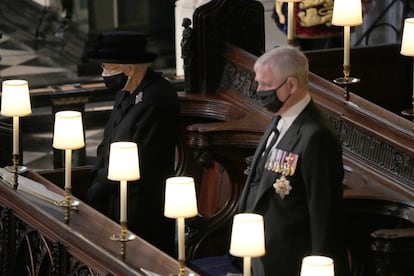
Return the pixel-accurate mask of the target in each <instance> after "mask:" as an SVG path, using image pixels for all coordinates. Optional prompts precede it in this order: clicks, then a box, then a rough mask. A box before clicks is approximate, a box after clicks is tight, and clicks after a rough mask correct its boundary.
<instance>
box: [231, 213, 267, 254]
mask: <svg viewBox="0 0 414 276" xmlns="http://www.w3.org/2000/svg"><path fill="white" fill-rule="evenodd" d="M230 254H232V255H233V256H238V257H259V256H263V255H264V254H265V238H264V225H263V217H262V216H261V215H259V214H253V213H243V214H237V215H235V216H234V218H233V227H232V231H231V240H230Z"/></svg>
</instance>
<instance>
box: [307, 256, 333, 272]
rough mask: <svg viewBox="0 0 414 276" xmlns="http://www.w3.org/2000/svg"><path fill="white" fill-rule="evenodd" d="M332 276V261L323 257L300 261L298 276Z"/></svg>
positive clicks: (312, 257) (310, 257) (309, 257)
mask: <svg viewBox="0 0 414 276" xmlns="http://www.w3.org/2000/svg"><path fill="white" fill-rule="evenodd" d="M314 275H318V276H334V263H333V260H332V259H331V258H329V257H325V256H306V257H304V258H303V260H302V268H301V272H300V276H314Z"/></svg>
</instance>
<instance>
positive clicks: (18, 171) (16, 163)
mask: <svg viewBox="0 0 414 276" xmlns="http://www.w3.org/2000/svg"><path fill="white" fill-rule="evenodd" d="M12 160H13V166H7V167H5V169H6V170H7V171H8V172H11V173H13V174H14V179H13V183H12V187H13V189H14V190H17V186H18V185H19V183H18V179H19V178H18V176H19V174H22V173H24V172H26V171H27V167H25V166H19V154H13V159H12Z"/></svg>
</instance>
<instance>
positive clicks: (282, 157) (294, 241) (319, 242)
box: [240, 46, 349, 276]
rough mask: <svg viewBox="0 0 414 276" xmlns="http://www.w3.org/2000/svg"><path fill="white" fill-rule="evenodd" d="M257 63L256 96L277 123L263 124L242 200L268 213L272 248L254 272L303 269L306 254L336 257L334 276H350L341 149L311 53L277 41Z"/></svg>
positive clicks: (284, 273) (247, 208)
mask: <svg viewBox="0 0 414 276" xmlns="http://www.w3.org/2000/svg"><path fill="white" fill-rule="evenodd" d="M254 70H255V73H256V76H255V80H256V81H257V84H258V87H257V96H258V97H259V100H260V101H261V102H262V104H263V105H264V106H265V107H266V108H267V109H268V110H269V111H271V112H272V113H273V114H274V115H275V118H274V120H273V122H272V123H274V124H277V125H276V126H273V125H271V126H269V128H268V129H267V130H266V131H265V134H264V136H263V137H262V139H261V141H260V143H259V145H258V147H257V149H256V152H255V154H254V157H253V160H252V167H251V170H250V171H251V173H250V175H249V176H248V178H247V181H246V184H245V187H244V189H243V192H242V195H241V199H240V210H241V211H243V212H254V213H258V214H261V215H263V217H264V228H265V241H266V254H265V256H263V257H261V258H256V259H253V260H252V269H253V275H255V276H263V275H269V276H296V275H299V274H300V268H301V262H302V258H303V257H305V256H307V255H324V256H328V257H331V258H332V259H333V260H334V264H335V275H349V267H348V262H347V256H346V249H345V243H344V235H343V232H344V227H343V226H344V216H343V206H342V192H343V191H342V189H343V186H342V180H343V176H344V171H343V164H342V148H341V144H340V142H339V140H338V138H337V137H336V135H335V133H334V132H333V131H332V130H331V128H330V126H329V124H328V122H327V121H326V120H325V118H324V116H323V115H322V114H321V113H320V112H319V111H318V110H317V108H316V106H315V104H314V102H313V100H312V99H311V97H310V94H309V86H308V70H309V65H308V60H307V58H306V57H305V55H304V54H303V53H302V52H301V51H300V50H298V49H297V48H295V47H290V46H286V47H278V48H274V49H272V50H270V51H268V52H267V53H265V54H264V55H262V56H261V57H259V58H258V59H257V61H256V63H255V65H254ZM279 116H280V117H279ZM276 121H277V123H276ZM273 137H277V139H274V141H275V144H274V145H273V146H272V145H269V143H271V142H270V141H271V140H272V138H273ZM266 148H268V149H269V152H268V153H266V150H265V149H266ZM264 152H265V153H264Z"/></svg>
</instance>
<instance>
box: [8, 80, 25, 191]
mask: <svg viewBox="0 0 414 276" xmlns="http://www.w3.org/2000/svg"><path fill="white" fill-rule="evenodd" d="M30 114H32V108H31V104H30V94H29V85H28V83H27V81H26V80H5V81H3V85H2V94H1V115H3V116H9V117H13V167H8V168H7V169H8V170H9V171H12V172H14V183H13V188H14V189H17V186H18V173H19V172H20V171H23V170H24V167H23V166H19V155H20V147H19V139H20V135H19V128H20V127H19V117H22V116H28V115H30Z"/></svg>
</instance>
